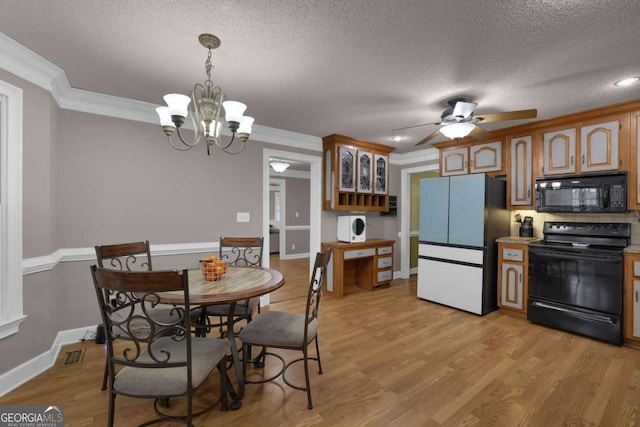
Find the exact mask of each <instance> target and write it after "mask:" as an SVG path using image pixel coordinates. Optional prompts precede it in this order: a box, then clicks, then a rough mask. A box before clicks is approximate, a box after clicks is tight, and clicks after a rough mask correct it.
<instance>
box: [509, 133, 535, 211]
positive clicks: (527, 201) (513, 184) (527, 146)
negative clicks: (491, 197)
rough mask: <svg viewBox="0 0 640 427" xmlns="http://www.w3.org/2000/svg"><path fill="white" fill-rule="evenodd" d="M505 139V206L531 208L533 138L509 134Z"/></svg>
mask: <svg viewBox="0 0 640 427" xmlns="http://www.w3.org/2000/svg"><path fill="white" fill-rule="evenodd" d="M507 141H508V150H509V165H508V174H507V176H508V179H507V194H508V195H509V197H508V198H507V208H508V209H516V208H517V209H533V138H532V136H531V135H522V136H510V137H508V138H507Z"/></svg>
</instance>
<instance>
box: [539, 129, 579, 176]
mask: <svg viewBox="0 0 640 427" xmlns="http://www.w3.org/2000/svg"><path fill="white" fill-rule="evenodd" d="M542 147H543V148H542V150H543V159H544V160H543V166H542V168H543V169H542V171H543V174H544V175H566V174H572V173H576V170H577V168H576V129H575V128H569V129H561V130H553V131H548V132H544V133H543V135H542Z"/></svg>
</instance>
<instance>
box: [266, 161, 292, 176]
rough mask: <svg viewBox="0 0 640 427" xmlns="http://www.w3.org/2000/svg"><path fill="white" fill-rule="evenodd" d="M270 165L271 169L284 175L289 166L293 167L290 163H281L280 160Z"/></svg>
mask: <svg viewBox="0 0 640 427" xmlns="http://www.w3.org/2000/svg"><path fill="white" fill-rule="evenodd" d="M269 165H271V167H272V168H273V170H274V171H276V172H278V173H282V172H284V171H286V170H287V168H288V167H289V166H291V165H290V164H289V163H286V162H283V161H280V160H272V161H271V162H270V163H269Z"/></svg>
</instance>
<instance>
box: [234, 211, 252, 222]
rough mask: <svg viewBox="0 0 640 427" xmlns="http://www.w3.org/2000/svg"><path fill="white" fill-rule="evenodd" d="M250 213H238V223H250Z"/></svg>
mask: <svg viewBox="0 0 640 427" xmlns="http://www.w3.org/2000/svg"><path fill="white" fill-rule="evenodd" d="M250 220H251V219H250V217H249V212H236V222H249V221H250Z"/></svg>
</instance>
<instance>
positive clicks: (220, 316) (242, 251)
mask: <svg viewBox="0 0 640 427" xmlns="http://www.w3.org/2000/svg"><path fill="white" fill-rule="evenodd" d="M263 246H264V238H263V237H221V238H220V245H219V247H220V248H219V251H218V259H219V260H221V261H224V262H225V263H226V264H227V265H230V266H243V267H260V266H261V265H262V253H263ZM230 309H231V306H230V305H229V304H214V305H206V306H203V307H202V310H203V316H202V317H201V322H204V323H205V324H206V328H207V330H209V329H210V328H212V327H217V328H218V330H219V334H220V336H221V337H223V336H226V333H225V331H226V328H227V327H228V322H227V318H228V316H229V311H230ZM256 310H258V311H259V310H260V298H259V297H256V298H250V299H247V300H243V301H238V302H237V303H236V306H235V309H234V312H233V318H232V323H233V325H235V324H236V323H238V322H240V321H242V320H246V321H247V323H248V322H251V319H252V318H253V314H254V313H255V312H256ZM212 317H214V318H217V321H216V322H212V321H211V318H212Z"/></svg>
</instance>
